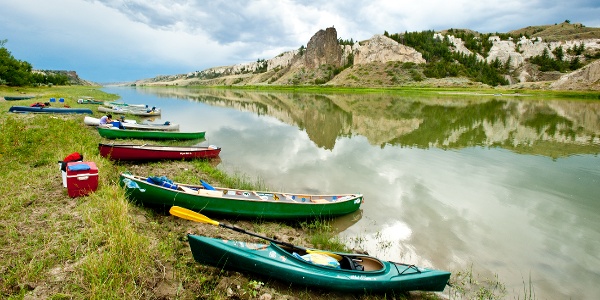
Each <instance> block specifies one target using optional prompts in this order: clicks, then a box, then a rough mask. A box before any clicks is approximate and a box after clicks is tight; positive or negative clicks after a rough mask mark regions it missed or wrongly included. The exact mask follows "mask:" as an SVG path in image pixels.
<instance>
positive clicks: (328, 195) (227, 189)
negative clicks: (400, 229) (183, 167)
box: [124, 174, 363, 205]
mask: <svg viewBox="0 0 600 300" xmlns="http://www.w3.org/2000/svg"><path fill="white" fill-rule="evenodd" d="M124 176H126V177H128V178H130V179H133V178H135V180H136V181H137V182H138V183H140V182H141V183H143V184H146V185H152V186H154V187H157V188H160V189H163V190H167V191H169V192H176V193H185V194H190V195H194V196H196V195H197V194H192V193H190V192H186V191H183V190H173V189H170V188H167V187H164V186H160V185H155V184H151V183H148V182H146V179H147V178H148V177H143V176H136V175H126V174H124ZM173 184H176V185H178V186H183V187H187V188H195V189H200V190H204V191H207V190H206V189H205V188H204V187H203V186H202V185H194V184H185V183H179V182H173ZM214 188H215V190H216V191H219V192H223V191H235V192H241V193H243V192H248V193H250V194H251V196H256V197H257V198H258V199H257V198H253V199H248V198H244V199H241V198H239V197H232V196H231V195H227V194H223V195H222V196H220V197H218V199H227V200H235V201H244V202H247V201H254V202H270V203H285V204H299V205H332V204H333V205H335V204H339V203H342V202H350V201H355V200H356V199H359V198H362V197H363V195H362V194H311V196H313V197H321V198H324V197H332V196H340V195H342V196H351V198H347V199H344V200H340V201H335V202H334V201H331V202H327V203H324V202H319V203H315V202H299V201H294V202H291V201H290V202H287V201H286V202H283V201H276V200H265V199H262V198H260V196H258V195H261V194H286V195H307V194H301V193H300V194H299V193H283V192H269V191H251V190H240V189H230V188H222V187H214ZM252 194H253V195H252ZM202 196H205V195H202ZM205 197H209V198H217V197H210V196H205Z"/></svg>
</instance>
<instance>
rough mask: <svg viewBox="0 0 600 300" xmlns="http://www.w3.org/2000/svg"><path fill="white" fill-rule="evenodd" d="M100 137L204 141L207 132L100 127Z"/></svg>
mask: <svg viewBox="0 0 600 300" xmlns="http://www.w3.org/2000/svg"><path fill="white" fill-rule="evenodd" d="M98 133H100V136H101V137H103V138H107V139H143V140H198V139H203V138H204V136H205V134H206V131H197V132H181V131H157V130H132V129H118V128H117V127H110V128H106V127H102V126H98Z"/></svg>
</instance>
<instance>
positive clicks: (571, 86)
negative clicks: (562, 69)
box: [550, 60, 600, 91]
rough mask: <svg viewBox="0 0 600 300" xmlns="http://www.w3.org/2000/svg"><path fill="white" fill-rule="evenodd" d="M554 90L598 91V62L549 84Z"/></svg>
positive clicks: (599, 87) (599, 70) (599, 74)
mask: <svg viewBox="0 0 600 300" xmlns="http://www.w3.org/2000/svg"><path fill="white" fill-rule="evenodd" d="M550 88H551V89H555V90H594V91H600V60H597V61H595V62H593V63H591V64H589V65H587V66H585V67H583V68H581V69H579V70H577V71H575V72H573V73H569V74H565V75H563V76H562V77H560V78H559V79H558V80H557V81H555V82H553V83H552V84H550Z"/></svg>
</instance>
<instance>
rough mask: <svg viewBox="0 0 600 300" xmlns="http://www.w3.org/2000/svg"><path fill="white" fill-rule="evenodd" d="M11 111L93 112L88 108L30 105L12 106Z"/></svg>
mask: <svg viewBox="0 0 600 300" xmlns="http://www.w3.org/2000/svg"><path fill="white" fill-rule="evenodd" d="M8 111H9V112H14V113H46V114H92V113H93V112H92V110H91V109H88V108H66V107H30V106H11V107H10V108H9V109H8Z"/></svg>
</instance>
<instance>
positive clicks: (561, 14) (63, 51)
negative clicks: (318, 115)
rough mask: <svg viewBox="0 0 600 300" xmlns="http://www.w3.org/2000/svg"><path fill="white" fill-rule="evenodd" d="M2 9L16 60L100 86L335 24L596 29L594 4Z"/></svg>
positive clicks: (225, 59) (0, 35)
mask: <svg viewBox="0 0 600 300" xmlns="http://www.w3.org/2000/svg"><path fill="white" fill-rule="evenodd" d="M0 7H1V8H2V11H1V12H0V40H8V41H7V43H6V44H5V47H6V48H7V49H8V50H9V51H10V52H11V53H12V55H13V56H14V57H15V58H17V59H19V60H24V61H28V62H30V63H31V64H32V65H33V67H34V68H35V69H52V70H72V71H77V73H78V74H79V76H80V77H81V78H83V79H86V80H91V81H95V82H98V83H109V82H123V81H134V80H136V79H144V78H152V77H155V76H158V75H173V74H182V73H188V72H192V71H201V70H204V69H207V68H210V67H217V66H229V65H234V64H238V63H244V62H252V61H256V60H257V59H270V58H272V57H275V56H277V55H278V54H280V53H282V52H285V51H289V50H293V49H297V48H299V47H300V46H301V45H306V43H307V42H308V40H309V39H310V38H311V37H312V36H313V35H314V34H315V32H317V31H319V30H320V29H325V28H327V27H331V26H335V28H336V30H337V32H338V37H339V38H343V39H350V38H352V39H354V40H364V39H368V38H371V37H372V36H373V35H374V34H381V33H383V32H384V31H388V32H389V33H398V32H405V31H423V30H443V29H449V28H467V29H473V30H476V31H479V32H482V33H490V32H508V31H510V30H514V29H520V28H523V27H526V26H531V25H550V24H555V23H561V22H563V21H565V20H569V21H571V22H572V23H575V22H579V23H582V24H583V25H585V26H587V27H600V1H597V0H594V1H590V0H571V1H556V0H549V1H542V0H530V1H524V0H518V1H515V0H502V1H499V0H498V1H497V0H487V1H486V0H455V1H447V0H420V1H412V0H411V1H394V0H371V1H358V0H350V1H346V0H344V1H342V0H329V1H315V0H312V1H310V0H309V1H292V0H281V1H275V0H254V1H241V0H213V1H201V0H153V1H151V0H52V1H48V0H0Z"/></svg>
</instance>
